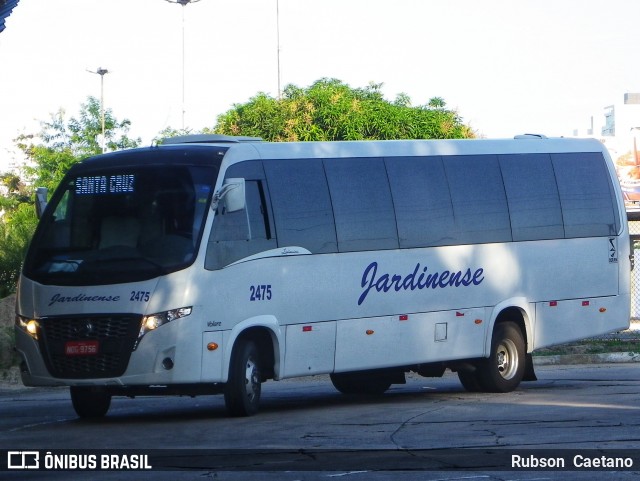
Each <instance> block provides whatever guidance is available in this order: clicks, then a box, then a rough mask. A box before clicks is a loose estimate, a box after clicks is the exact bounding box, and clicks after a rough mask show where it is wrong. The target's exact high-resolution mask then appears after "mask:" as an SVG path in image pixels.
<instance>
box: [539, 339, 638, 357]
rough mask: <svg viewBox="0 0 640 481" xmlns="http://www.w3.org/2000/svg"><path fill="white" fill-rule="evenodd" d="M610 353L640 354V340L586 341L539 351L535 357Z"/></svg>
mask: <svg viewBox="0 0 640 481" xmlns="http://www.w3.org/2000/svg"><path fill="white" fill-rule="evenodd" d="M609 352H640V339H585V340H583V341H578V342H571V343H568V344H560V345H558V346H552V347H548V348H544V349H539V350H537V351H536V352H534V353H533V355H534V356H562V355H567V354H604V353H609Z"/></svg>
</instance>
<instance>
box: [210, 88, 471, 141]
mask: <svg viewBox="0 0 640 481" xmlns="http://www.w3.org/2000/svg"><path fill="white" fill-rule="evenodd" d="M381 88H382V84H370V85H369V86H367V87H365V88H351V87H350V86H349V85H347V84H345V83H343V82H341V81H339V80H336V79H321V80H318V81H317V82H315V83H314V84H313V85H311V86H310V87H309V88H306V89H305V88H300V87H296V86H294V85H288V86H287V87H286V88H285V90H284V93H283V95H282V98H281V99H276V98H273V97H271V96H269V95H267V94H265V93H259V94H258V95H256V96H255V97H253V98H251V99H250V100H249V101H248V102H247V103H244V104H235V105H234V106H233V108H232V109H231V110H229V111H228V112H226V113H224V114H222V115H220V116H219V117H218V119H217V124H216V126H215V127H214V128H213V129H212V131H213V132H215V133H219V134H227V135H246V136H252V137H262V138H263V139H264V140H267V141H312V140H374V139H380V140H385V139H452V138H472V137H474V136H475V135H474V133H473V131H472V129H471V128H470V127H469V126H467V125H464V124H463V122H462V119H461V118H460V116H459V115H458V114H457V113H456V112H455V111H453V110H449V109H447V108H446V104H445V101H444V100H443V99H442V98H440V97H434V98H432V99H431V100H430V101H429V103H428V104H427V105H424V106H416V107H413V106H411V99H410V98H409V96H408V95H406V94H400V95H398V96H397V97H396V99H395V101H393V102H389V101H387V100H385V99H384V97H383V95H382V92H381Z"/></svg>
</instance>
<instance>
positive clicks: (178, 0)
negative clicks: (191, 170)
mask: <svg viewBox="0 0 640 481" xmlns="http://www.w3.org/2000/svg"><path fill="white" fill-rule="evenodd" d="M165 1H167V2H169V3H177V4H180V5H182V130H183V131H184V128H185V127H184V114H185V111H186V109H185V101H184V63H185V61H184V57H185V55H184V54H185V48H184V7H186V6H187V5H188V4H190V3H197V2H199V1H200V0H165Z"/></svg>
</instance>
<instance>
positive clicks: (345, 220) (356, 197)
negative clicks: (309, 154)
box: [325, 159, 398, 252]
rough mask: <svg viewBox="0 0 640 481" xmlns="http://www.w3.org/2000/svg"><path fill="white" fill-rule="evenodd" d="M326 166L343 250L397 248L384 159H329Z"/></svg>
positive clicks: (339, 240) (339, 245) (340, 246)
mask: <svg viewBox="0 0 640 481" xmlns="http://www.w3.org/2000/svg"><path fill="white" fill-rule="evenodd" d="M325 169H326V173H327V180H328V182H329V190H330V191H331V200H332V202H333V211H334V216H335V220H336V233H337V236H338V250H339V251H341V252H347V251H358V250H374V249H397V248H398V234H397V229H396V220H395V214H394V211H393V202H392V200H391V192H390V190H389V181H388V180H387V173H386V170H385V166H384V161H383V160H382V159H329V160H325Z"/></svg>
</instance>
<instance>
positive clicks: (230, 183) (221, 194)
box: [211, 178, 246, 213]
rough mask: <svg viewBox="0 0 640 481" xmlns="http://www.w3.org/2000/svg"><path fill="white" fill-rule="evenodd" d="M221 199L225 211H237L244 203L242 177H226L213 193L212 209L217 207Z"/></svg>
mask: <svg viewBox="0 0 640 481" xmlns="http://www.w3.org/2000/svg"><path fill="white" fill-rule="evenodd" d="M221 200H224V210H225V212H229V213H230V212H238V211H240V210H243V209H244V208H245V205H246V198H245V190H244V179H241V178H238V179H226V180H225V181H224V185H223V186H222V188H221V189H220V190H219V191H218V192H216V193H215V194H214V195H213V202H212V204H211V208H212V209H214V210H215V209H217V208H218V204H219V203H220V201H221Z"/></svg>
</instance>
